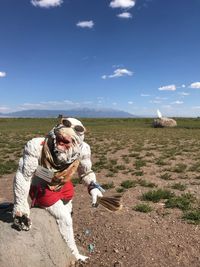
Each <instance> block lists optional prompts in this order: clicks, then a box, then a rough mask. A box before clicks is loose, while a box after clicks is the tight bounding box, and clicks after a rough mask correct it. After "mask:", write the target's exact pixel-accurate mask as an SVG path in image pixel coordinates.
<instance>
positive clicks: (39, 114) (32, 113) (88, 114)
mask: <svg viewBox="0 0 200 267" xmlns="http://www.w3.org/2000/svg"><path fill="white" fill-rule="evenodd" d="M59 115H63V116H66V117H79V118H135V117H136V116H134V115H133V114H131V113H128V112H125V111H121V110H115V109H90V108H82V109H81V108H80V109H70V110H38V109H32V110H22V111H16V112H11V113H6V114H5V113H0V116H1V117H3V116H5V117H15V118H19V117H20V118H56V117H58V116H59Z"/></svg>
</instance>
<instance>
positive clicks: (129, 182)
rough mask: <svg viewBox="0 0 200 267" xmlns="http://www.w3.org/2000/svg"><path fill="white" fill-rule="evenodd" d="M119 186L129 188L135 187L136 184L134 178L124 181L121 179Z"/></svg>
mask: <svg viewBox="0 0 200 267" xmlns="http://www.w3.org/2000/svg"><path fill="white" fill-rule="evenodd" d="M121 186H122V187H124V188H126V189H128V188H131V187H135V186H136V181H134V180H126V181H123V182H122V183H121Z"/></svg>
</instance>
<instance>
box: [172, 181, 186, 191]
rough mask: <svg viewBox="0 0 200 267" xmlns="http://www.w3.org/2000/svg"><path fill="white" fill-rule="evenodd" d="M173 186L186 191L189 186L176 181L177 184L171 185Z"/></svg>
mask: <svg viewBox="0 0 200 267" xmlns="http://www.w3.org/2000/svg"><path fill="white" fill-rule="evenodd" d="M171 188H173V189H177V190H180V191H184V190H185V189H186V188H187V186H186V185H185V184H181V183H175V184H173V185H171Z"/></svg>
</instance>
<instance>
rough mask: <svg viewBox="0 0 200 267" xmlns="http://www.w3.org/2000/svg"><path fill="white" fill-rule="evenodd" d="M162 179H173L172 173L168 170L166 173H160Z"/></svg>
mask: <svg viewBox="0 0 200 267" xmlns="http://www.w3.org/2000/svg"><path fill="white" fill-rule="evenodd" d="M160 179H163V180H172V178H171V174H170V173H168V172H166V173H163V174H161V175H160Z"/></svg>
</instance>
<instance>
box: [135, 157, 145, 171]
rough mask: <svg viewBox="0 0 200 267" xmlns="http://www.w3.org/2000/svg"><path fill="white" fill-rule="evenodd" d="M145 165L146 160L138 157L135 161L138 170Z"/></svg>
mask: <svg viewBox="0 0 200 267" xmlns="http://www.w3.org/2000/svg"><path fill="white" fill-rule="evenodd" d="M143 166H146V162H145V161H144V160H141V159H137V160H136V161H135V168H136V170H139V169H140V168H141V167H143Z"/></svg>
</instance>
